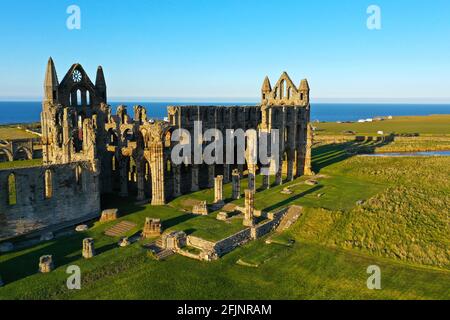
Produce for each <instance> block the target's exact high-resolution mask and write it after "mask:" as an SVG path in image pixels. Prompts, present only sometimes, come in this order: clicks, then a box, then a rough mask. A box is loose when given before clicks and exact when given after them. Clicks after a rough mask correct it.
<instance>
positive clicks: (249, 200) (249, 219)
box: [243, 189, 255, 227]
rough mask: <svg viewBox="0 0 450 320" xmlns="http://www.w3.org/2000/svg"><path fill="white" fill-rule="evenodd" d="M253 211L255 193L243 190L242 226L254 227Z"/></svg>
mask: <svg viewBox="0 0 450 320" xmlns="http://www.w3.org/2000/svg"><path fill="white" fill-rule="evenodd" d="M254 210H255V192H254V191H253V190H249V189H246V190H245V213H244V221H243V224H244V226H246V227H253V226H254V225H255V218H254V215H253V211H254Z"/></svg>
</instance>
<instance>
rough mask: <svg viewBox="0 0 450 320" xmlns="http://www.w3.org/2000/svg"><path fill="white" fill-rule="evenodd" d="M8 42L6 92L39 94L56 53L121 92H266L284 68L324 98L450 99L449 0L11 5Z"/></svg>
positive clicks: (5, 27) (59, 61)
mask: <svg viewBox="0 0 450 320" xmlns="http://www.w3.org/2000/svg"><path fill="white" fill-rule="evenodd" d="M71 4H76V5H78V6H79V7H80V8H81V30H68V29H67V28H66V19H67V17H68V16H69V15H68V14H67V13H66V9H67V7H68V6H69V5H71ZM371 4H376V5H379V6H380V8H381V14H382V17H381V18H382V29H381V30H377V31H374V30H368V29H367V27H366V20H367V17H368V15H367V13H366V9H367V7H368V6H369V5H371ZM0 43H1V46H0V59H1V63H0V99H7V98H9V99H11V98H39V97H41V95H42V83H43V78H44V72H45V66H46V62H47V59H48V57H49V56H52V57H53V59H54V61H55V64H56V68H57V71H58V76H59V79H60V80H61V79H62V77H63V76H64V74H65V72H66V71H67V69H68V68H69V67H70V65H71V64H72V63H75V62H79V63H81V64H82V65H83V66H84V67H85V69H86V71H87V72H88V74H90V75H91V78H92V80H94V79H95V70H96V67H97V65H102V66H103V68H104V71H105V76H106V81H107V84H108V92H109V96H110V97H112V98H114V97H133V98H137V99H139V98H149V99H155V98H162V99H164V98H166V97H170V98H180V99H183V98H191V99H194V100H195V99H199V98H203V99H210V100H220V99H231V100H244V99H252V98H253V99H257V98H258V97H259V92H260V87H261V84H262V81H263V79H264V76H266V75H268V76H269V77H270V79H271V81H272V83H274V82H276V80H277V78H278V77H279V75H280V74H281V73H282V71H284V70H286V71H287V72H288V73H289V74H290V76H291V78H292V79H293V80H294V82H295V83H299V82H300V80H301V79H302V78H308V80H309V82H310V86H311V88H312V96H313V98H314V99H331V100H339V99H344V100H345V99H355V98H377V99H381V98H388V99H396V98H407V99H412V100H414V99H417V98H425V99H428V98H433V99H437V100H446V101H450V1H449V0H432V1H419V0H409V1H406V0H371V1H364V0H340V1H336V0H328V1H325V0H317V1H309V0H308V1H303V0H292V1H289V0H284V1H276V0H159V1H148V0H127V1H125V0H123V1H112V0H108V1H106V0H96V1H81V0H72V1H64V0H58V1H56V0H39V1H31V0H30V1H23V0H18V1H1V2H0Z"/></svg>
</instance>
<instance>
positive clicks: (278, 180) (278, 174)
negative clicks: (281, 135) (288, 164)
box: [275, 157, 283, 186]
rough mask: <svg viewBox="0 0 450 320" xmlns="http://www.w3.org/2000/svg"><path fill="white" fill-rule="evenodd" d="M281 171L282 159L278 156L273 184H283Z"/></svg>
mask: <svg viewBox="0 0 450 320" xmlns="http://www.w3.org/2000/svg"><path fill="white" fill-rule="evenodd" d="M282 173H283V159H282V158H281V157H280V158H279V159H278V168H277V171H276V173H275V184H276V185H277V186H279V185H281V184H283V179H282Z"/></svg>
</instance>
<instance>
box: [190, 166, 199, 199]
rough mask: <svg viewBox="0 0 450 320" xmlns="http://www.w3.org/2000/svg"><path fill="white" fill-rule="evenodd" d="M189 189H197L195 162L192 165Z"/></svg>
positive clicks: (196, 167) (193, 190)
mask: <svg viewBox="0 0 450 320" xmlns="http://www.w3.org/2000/svg"><path fill="white" fill-rule="evenodd" d="M191 191H192V192H195V191H198V165H197V164H194V165H192V184H191Z"/></svg>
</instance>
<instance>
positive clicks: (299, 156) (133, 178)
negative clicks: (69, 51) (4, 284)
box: [0, 58, 312, 239]
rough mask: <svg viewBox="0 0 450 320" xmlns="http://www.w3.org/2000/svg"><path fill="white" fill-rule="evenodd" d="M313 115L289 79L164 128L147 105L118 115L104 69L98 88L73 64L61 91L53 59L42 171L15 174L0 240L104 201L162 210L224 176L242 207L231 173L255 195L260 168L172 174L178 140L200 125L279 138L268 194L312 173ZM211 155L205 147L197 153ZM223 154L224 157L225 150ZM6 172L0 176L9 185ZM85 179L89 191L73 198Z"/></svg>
mask: <svg viewBox="0 0 450 320" xmlns="http://www.w3.org/2000/svg"><path fill="white" fill-rule="evenodd" d="M309 113H310V104H309V85H308V82H307V81H306V80H302V81H301V82H300V85H299V86H298V87H297V86H296V85H295V84H294V83H293V82H292V80H291V79H290V78H289V76H288V75H287V74H286V73H283V74H282V75H281V77H280V79H279V80H278V81H277V83H276V84H275V85H274V87H273V88H272V86H271V83H270V81H269V79H268V78H266V79H265V80H264V83H263V86H262V89H261V104H260V105H257V106H232V107H228V106H170V107H168V121H153V120H151V119H148V118H147V112H146V110H145V108H144V107H142V106H135V107H134V116H133V117H131V116H129V115H128V113H127V107H126V106H119V107H118V108H117V112H116V114H113V113H112V110H111V107H110V106H109V105H108V104H107V87H106V81H105V77H104V74H103V69H102V67H98V69H97V74H96V79H95V83H94V82H92V81H91V80H90V79H89V77H88V75H87V74H86V72H85V71H84V69H83V67H82V66H81V65H80V64H74V65H73V66H72V67H71V68H70V69H69V71H68V72H67V73H66V75H65V76H64V78H63V79H62V81H61V82H59V81H58V76H57V73H56V68H55V66H54V63H53V61H52V59H51V58H50V59H49V61H48V64H47V71H46V76H45V82H44V99H43V103H42V113H41V125H42V146H43V151H42V153H43V161H44V165H45V166H44V167H42V168H28V169H18V170H15V171H14V173H15V174H16V175H17V195H16V197H17V204H14V205H11V204H9V203H8V201H7V197H8V196H7V193H8V192H9V191H7V189H5V188H3V189H2V191H1V197H2V198H1V199H0V200H1V202H2V203H1V204H0V208H1V210H2V211H1V212H0V234H1V238H2V239H3V238H6V237H10V236H14V235H18V234H23V233H27V232H30V231H32V230H36V229H39V228H41V227H45V226H50V225H56V224H60V223H66V222H68V221H71V220H76V219H81V218H82V217H87V216H90V215H93V214H99V210H100V194H104V193H115V194H118V195H120V196H133V197H135V198H136V199H137V200H139V201H143V200H146V201H149V202H150V203H151V204H152V205H162V204H165V203H166V202H167V201H168V200H169V199H171V198H174V197H177V196H179V195H181V194H185V193H188V192H192V191H196V190H198V189H201V188H212V187H214V181H215V178H216V177H217V176H223V183H228V182H230V180H231V178H232V177H233V179H234V190H235V192H234V196H233V197H234V198H237V197H239V195H238V193H240V190H238V181H237V180H236V178H237V177H235V175H234V174H233V175H232V172H236V171H237V172H238V174H239V175H240V177H242V175H243V173H244V171H246V170H248V174H249V178H250V180H251V181H250V186H249V188H250V189H252V190H254V189H255V185H254V178H255V175H256V174H258V173H259V171H260V169H261V168H262V164H261V163H245V164H213V165H206V164H181V165H175V164H173V163H172V162H171V157H170V155H171V151H172V148H173V147H174V143H175V142H172V141H171V136H172V133H173V131H174V130H175V129H177V128H183V129H186V130H188V131H189V132H190V133H191V136H193V134H194V122H195V121H202V127H203V132H204V131H206V130H208V129H211V128H215V129H218V130H220V131H221V132H222V134H223V135H224V136H225V133H226V130H227V129H235V130H236V129H243V130H244V131H245V130H247V129H255V130H256V131H257V132H258V133H259V134H262V133H270V132H271V131H272V130H274V129H277V130H279V133H280V143H279V145H278V146H277V148H278V149H279V150H278V152H279V155H280V157H279V159H277V161H278V162H279V166H278V167H279V168H278V170H276V171H273V168H272V167H273V166H270V167H271V170H272V171H271V170H269V172H270V174H269V175H266V176H264V177H263V181H264V187H265V188H269V187H270V185H271V184H272V183H275V184H281V183H283V182H284V181H283V180H282V172H283V169H284V172H286V173H287V177H286V180H287V181H290V180H292V179H293V178H294V177H296V176H301V175H303V174H311V151H310V150H311V144H312V131H311V128H310V125H309ZM205 146H206V143H205V144H203V145H202V146H201V148H204V147H205ZM223 149H224V150H226V148H225V146H224V148H223ZM235 153H236V152H235ZM78 164H82V166H81V167H79V166H78ZM49 167H50V168H52V170H53V171H54V172H53V173H52V179H51V181H52V184H51V187H52V188H51V189H52V194H47V195H46V194H45V192H44V191H42V189H45V183H44V182H43V180H45V178H43V177H44V176H45V173H44V172H45V170H46V168H49ZM10 173H12V171H8V170H2V171H0V179H1V183H2V184H3V185H5V184H6V179H7V176H8V175H9V174H10ZM81 176H82V178H81V180H82V181H83V182H82V183H83V186H84V189H82V190H83V192H81V191H80V192H79V193H75V191H74V190H79V189H77V181H79V177H81ZM24 177H27V178H24ZM272 177H274V178H273V179H272ZM25 180H27V181H26V182H25ZM48 180H49V179H47V184H48ZM5 186H6V185H5ZM218 186H219V184H218ZM47 189H49V188H47ZM219 189H220V188H219ZM219 189H218V190H217V191H218V193H217V195H219V194H220V190H219ZM239 189H240V188H239ZM36 190H37V191H36ZM42 192H44V196H42ZM216 200H219V199H216Z"/></svg>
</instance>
